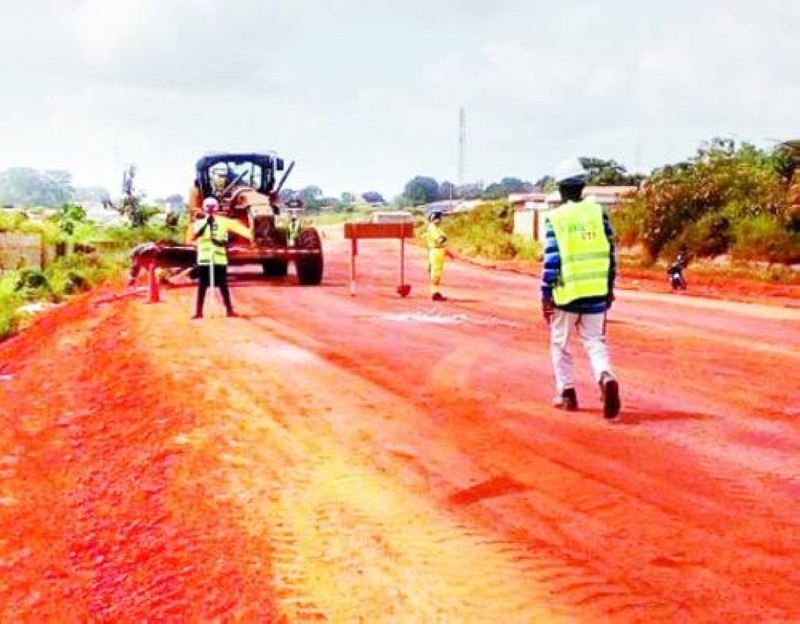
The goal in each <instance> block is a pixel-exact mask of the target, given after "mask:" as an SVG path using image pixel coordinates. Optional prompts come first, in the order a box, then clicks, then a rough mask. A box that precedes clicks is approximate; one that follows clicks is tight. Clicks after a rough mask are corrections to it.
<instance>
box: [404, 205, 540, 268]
mask: <svg viewBox="0 0 800 624" xmlns="http://www.w3.org/2000/svg"><path fill="white" fill-rule="evenodd" d="M423 228H424V222H422V223H421V224H420V231H421V230H422V229H423ZM442 229H443V230H444V231H445V233H446V234H447V238H448V241H449V246H450V248H451V249H453V250H454V251H457V252H458V253H459V254H461V255H463V256H466V257H468V258H486V259H491V260H512V259H516V260H523V261H524V260H531V261H533V260H537V259H538V258H539V257H540V255H541V251H542V250H541V245H540V244H539V243H537V242H536V241H533V240H530V239H525V238H523V237H522V236H519V235H515V234H514V233H513V232H514V211H513V210H512V208H511V206H510V205H509V204H508V202H505V201H490V202H485V203H483V204H480V205H479V206H477V207H476V208H475V209H474V210H471V211H469V212H462V213H456V214H453V215H448V216H447V218H445V219H444V220H443V222H442Z"/></svg>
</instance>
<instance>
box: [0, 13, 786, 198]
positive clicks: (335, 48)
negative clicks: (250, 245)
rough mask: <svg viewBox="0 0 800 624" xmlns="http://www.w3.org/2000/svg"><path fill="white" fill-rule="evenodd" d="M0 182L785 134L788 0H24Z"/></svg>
mask: <svg viewBox="0 0 800 624" xmlns="http://www.w3.org/2000/svg"><path fill="white" fill-rule="evenodd" d="M4 9H5V11H4V16H3V17H4V19H3V23H2V26H0V29H2V37H0V53H2V56H0V58H2V61H0V78H2V84H3V95H2V97H1V98H0V137H2V142H0V145H1V146H2V148H0V170H1V169H6V168H8V167H12V166H30V167H34V168H37V169H67V170H69V171H71V172H72V173H73V176H74V179H75V182H76V183H77V184H80V185H89V184H99V185H103V186H105V187H107V188H108V190H109V191H111V193H112V195H116V194H118V193H119V192H120V189H119V186H120V181H121V175H122V169H123V167H124V166H125V164H127V163H135V164H136V165H137V167H138V171H139V173H138V176H137V183H138V186H139V187H140V189H141V190H143V191H145V192H146V193H147V194H148V196H150V197H156V196H160V195H166V194H171V193H184V194H185V192H186V189H187V188H188V186H189V184H190V183H191V179H192V170H193V164H194V162H195V160H196V159H197V158H198V157H199V156H200V155H202V154H203V153H204V152H206V151H211V150H225V149H230V150H239V149H241V150H256V151H257V150H262V149H272V150H275V151H277V152H278V153H279V154H280V155H282V156H284V157H285V158H286V159H288V160H295V161H296V166H295V169H294V171H293V173H292V176H291V178H290V179H289V180H288V182H287V186H288V187H290V188H300V187H303V186H306V185H308V184H316V185H317V186H319V187H321V188H322V189H323V191H324V192H325V194H327V195H333V196H339V195H340V194H341V193H342V192H345V191H351V192H363V191H368V190H376V191H379V192H381V193H382V194H384V196H386V197H387V198H391V197H394V196H395V195H397V194H398V193H400V192H401V191H402V188H403V186H404V184H405V183H406V182H407V181H408V180H410V179H411V178H413V177H414V176H415V175H428V176H432V177H434V178H436V179H437V180H439V181H444V180H450V181H453V182H458V181H459V154H460V150H459V109H460V108H461V107H463V108H464V110H465V113H466V131H467V138H466V144H465V149H464V151H463V156H464V160H463V163H464V169H463V171H464V175H463V181H464V182H470V181H478V180H482V181H484V182H485V183H490V182H493V181H497V180H499V179H500V178H502V177H504V176H515V177H519V178H523V179H526V180H530V181H535V180H536V179H538V178H540V177H541V176H542V175H545V174H547V173H552V171H553V169H554V167H555V164H556V163H557V162H559V161H560V160H562V159H563V158H565V157H568V156H572V155H582V156H584V155H585V156H598V157H601V158H610V159H614V160H617V161H618V162H621V163H622V164H623V165H625V166H626V167H627V168H628V170H629V171H641V172H644V173H647V172H649V171H650V170H652V169H653V168H654V167H658V166H661V165H663V164H667V163H670V162H676V161H679V160H682V159H685V158H687V157H690V156H692V155H693V154H694V152H695V150H696V149H697V147H698V146H700V144H701V143H702V142H704V141H708V140H710V139H711V138H713V137H715V136H725V137H732V138H735V139H739V140H747V141H749V142H752V143H755V144H756V145H758V146H762V147H767V146H769V145H771V144H773V143H774V142H775V141H776V140H783V139H789V138H800V79H798V75H800V74H798V71H797V67H796V63H797V59H798V58H800V37H799V36H798V33H800V2H791V1H790V0H761V1H760V2H752V1H742V0H695V1H691V0H673V1H672V2H669V3H649V2H643V1H642V0H639V1H638V2H634V1H628V0H606V1H604V2H597V1H594V2H592V1H589V0H561V1H560V2H541V1H539V0H519V1H518V0H497V1H496V2H485V1H480V2H478V1H475V0H461V1H456V0H441V1H437V0H429V1H428V2H420V1H419V0H405V1H404V2H402V3H401V2H397V1H395V0H391V1H390V0H372V1H366V0H336V1H333V0H331V1H329V2H325V1H322V0H283V1H282V2H275V1H272V0H226V1H223V0H29V1H28V2H13V3H11V6H9V7H4Z"/></svg>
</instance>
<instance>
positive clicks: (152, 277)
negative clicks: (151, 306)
mask: <svg viewBox="0 0 800 624" xmlns="http://www.w3.org/2000/svg"><path fill="white" fill-rule="evenodd" d="M160 302H161V296H160V293H159V289H158V276H156V263H155V262H151V263H150V266H149V267H148V268H147V303H160Z"/></svg>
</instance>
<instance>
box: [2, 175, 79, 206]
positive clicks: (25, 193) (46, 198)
mask: <svg viewBox="0 0 800 624" xmlns="http://www.w3.org/2000/svg"><path fill="white" fill-rule="evenodd" d="M73 195H74V190H73V188H72V175H71V174H70V173H69V172H68V171H61V170H55V169H54V170H49V171H44V172H41V171H37V170H36V169H32V168H30V167H13V168H11V169H7V170H6V171H3V172H0V198H2V201H3V203H7V204H20V205H23V206H47V207H50V208H55V207H56V206H60V205H62V204H64V203H65V202H68V201H70V200H71V199H72V197H73Z"/></svg>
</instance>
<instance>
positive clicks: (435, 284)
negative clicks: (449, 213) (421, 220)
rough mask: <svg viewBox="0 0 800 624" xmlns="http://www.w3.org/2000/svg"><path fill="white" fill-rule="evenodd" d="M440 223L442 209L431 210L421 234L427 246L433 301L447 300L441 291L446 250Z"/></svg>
mask: <svg viewBox="0 0 800 624" xmlns="http://www.w3.org/2000/svg"><path fill="white" fill-rule="evenodd" d="M441 224H442V211H441V210H432V211H431V212H430V213H429V214H428V226H427V227H426V228H425V232H424V233H423V235H422V237H423V239H424V241H425V244H426V245H427V247H428V273H429V278H430V294H431V299H432V300H433V301H447V297H445V296H444V295H442V293H441V284H442V275H443V274H444V258H445V255H446V250H447V236H445V234H444V232H443V231H442V228H441Z"/></svg>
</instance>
